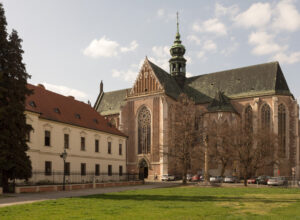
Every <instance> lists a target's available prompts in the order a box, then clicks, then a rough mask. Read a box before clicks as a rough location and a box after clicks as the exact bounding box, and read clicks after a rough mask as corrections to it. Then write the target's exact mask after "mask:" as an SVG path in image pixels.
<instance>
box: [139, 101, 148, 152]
mask: <svg viewBox="0 0 300 220" xmlns="http://www.w3.org/2000/svg"><path fill="white" fill-rule="evenodd" d="M150 146H151V114H150V111H149V110H148V109H147V108H146V107H145V106H144V107H142V109H141V110H140V112H139V114H138V153H139V154H147V153H150Z"/></svg>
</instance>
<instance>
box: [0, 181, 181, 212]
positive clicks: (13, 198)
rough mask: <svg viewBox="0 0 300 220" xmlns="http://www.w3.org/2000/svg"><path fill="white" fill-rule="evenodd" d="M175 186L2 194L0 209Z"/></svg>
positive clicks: (160, 184)
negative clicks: (54, 200)
mask: <svg viewBox="0 0 300 220" xmlns="http://www.w3.org/2000/svg"><path fill="white" fill-rule="evenodd" d="M176 185H178V183H161V182H160V183H147V184H144V185H137V186H122V187H107V188H98V189H83V190H73V191H59V192H41V193H21V194H4V197H0V207H5V206H11V205H18V204H26V203H33V202H40V201H45V200H51V199H59V198H68V197H79V196H88V195H95V194H105V193H112V192H122V191H127V190H139V189H153V188H162V187H171V186H176Z"/></svg>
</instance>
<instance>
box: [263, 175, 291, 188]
mask: <svg viewBox="0 0 300 220" xmlns="http://www.w3.org/2000/svg"><path fill="white" fill-rule="evenodd" d="M267 184H268V186H287V185H288V181H287V179H286V178H285V177H283V176H279V177H271V178H270V179H269V180H268V182H267Z"/></svg>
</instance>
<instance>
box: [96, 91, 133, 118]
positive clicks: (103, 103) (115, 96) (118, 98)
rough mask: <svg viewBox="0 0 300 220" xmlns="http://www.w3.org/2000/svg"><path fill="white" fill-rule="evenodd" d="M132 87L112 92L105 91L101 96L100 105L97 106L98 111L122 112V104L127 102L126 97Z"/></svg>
mask: <svg viewBox="0 0 300 220" xmlns="http://www.w3.org/2000/svg"><path fill="white" fill-rule="evenodd" d="M127 90H128V92H129V91H130V89H122V90H117V91H112V92H104V93H103V94H102V96H101V97H98V98H100V99H101V100H100V101H99V104H98V106H95V108H96V110H97V112H99V113H101V115H103V116H105V115H113V114H118V113H119V112H120V109H121V106H122V105H123V104H125V98H126V95H127ZM97 101H98V100H97Z"/></svg>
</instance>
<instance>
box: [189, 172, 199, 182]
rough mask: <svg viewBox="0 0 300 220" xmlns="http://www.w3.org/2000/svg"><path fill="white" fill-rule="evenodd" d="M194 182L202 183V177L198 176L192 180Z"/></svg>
mask: <svg viewBox="0 0 300 220" xmlns="http://www.w3.org/2000/svg"><path fill="white" fill-rule="evenodd" d="M191 181H192V182H198V181H201V176H200V175H199V174H196V175H194V176H193V177H192V179H191Z"/></svg>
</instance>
